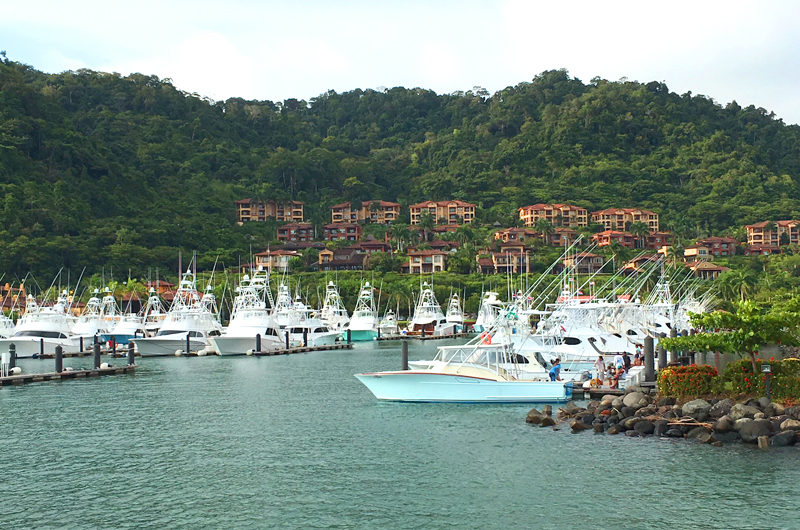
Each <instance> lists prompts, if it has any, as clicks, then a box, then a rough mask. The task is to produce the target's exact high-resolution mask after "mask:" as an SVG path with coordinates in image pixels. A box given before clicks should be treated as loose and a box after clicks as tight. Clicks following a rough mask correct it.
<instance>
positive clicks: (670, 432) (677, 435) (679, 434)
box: [664, 427, 683, 438]
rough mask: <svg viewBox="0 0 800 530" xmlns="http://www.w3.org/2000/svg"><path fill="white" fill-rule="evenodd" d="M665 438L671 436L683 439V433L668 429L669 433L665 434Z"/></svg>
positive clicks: (678, 430)
mask: <svg viewBox="0 0 800 530" xmlns="http://www.w3.org/2000/svg"><path fill="white" fill-rule="evenodd" d="M664 435H665V436H669V437H670V438H683V432H681V430H680V429H676V428H674V427H673V428H671V429H668V430H667V432H665V433H664Z"/></svg>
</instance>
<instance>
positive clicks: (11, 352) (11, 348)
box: [8, 342, 17, 372]
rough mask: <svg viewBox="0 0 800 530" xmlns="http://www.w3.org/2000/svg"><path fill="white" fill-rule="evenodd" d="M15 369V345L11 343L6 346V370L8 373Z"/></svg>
mask: <svg viewBox="0 0 800 530" xmlns="http://www.w3.org/2000/svg"><path fill="white" fill-rule="evenodd" d="M16 367H17V345H16V344H14V343H13V342H12V343H11V344H9V345H8V370H9V372H10V371H11V370H13V369H14V368H16Z"/></svg>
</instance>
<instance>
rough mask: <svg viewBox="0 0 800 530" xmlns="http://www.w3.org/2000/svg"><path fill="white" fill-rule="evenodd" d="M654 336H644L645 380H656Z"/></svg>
mask: <svg viewBox="0 0 800 530" xmlns="http://www.w3.org/2000/svg"><path fill="white" fill-rule="evenodd" d="M653 344H654V341H653V337H645V338H644V380H645V381H655V380H656V366H655V365H656V359H655V350H654V348H653Z"/></svg>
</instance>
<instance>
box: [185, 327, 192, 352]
mask: <svg viewBox="0 0 800 530" xmlns="http://www.w3.org/2000/svg"><path fill="white" fill-rule="evenodd" d="M189 335H191V333H188V332H187V333H186V355H189V352H190V351H191V350H190V349H189V348H191V347H192V343H191V342H189Z"/></svg>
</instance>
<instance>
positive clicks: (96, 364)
mask: <svg viewBox="0 0 800 530" xmlns="http://www.w3.org/2000/svg"><path fill="white" fill-rule="evenodd" d="M92 348H93V349H94V369H95V370H99V369H100V343H99V342H95V343H94V345H93V346H92Z"/></svg>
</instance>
